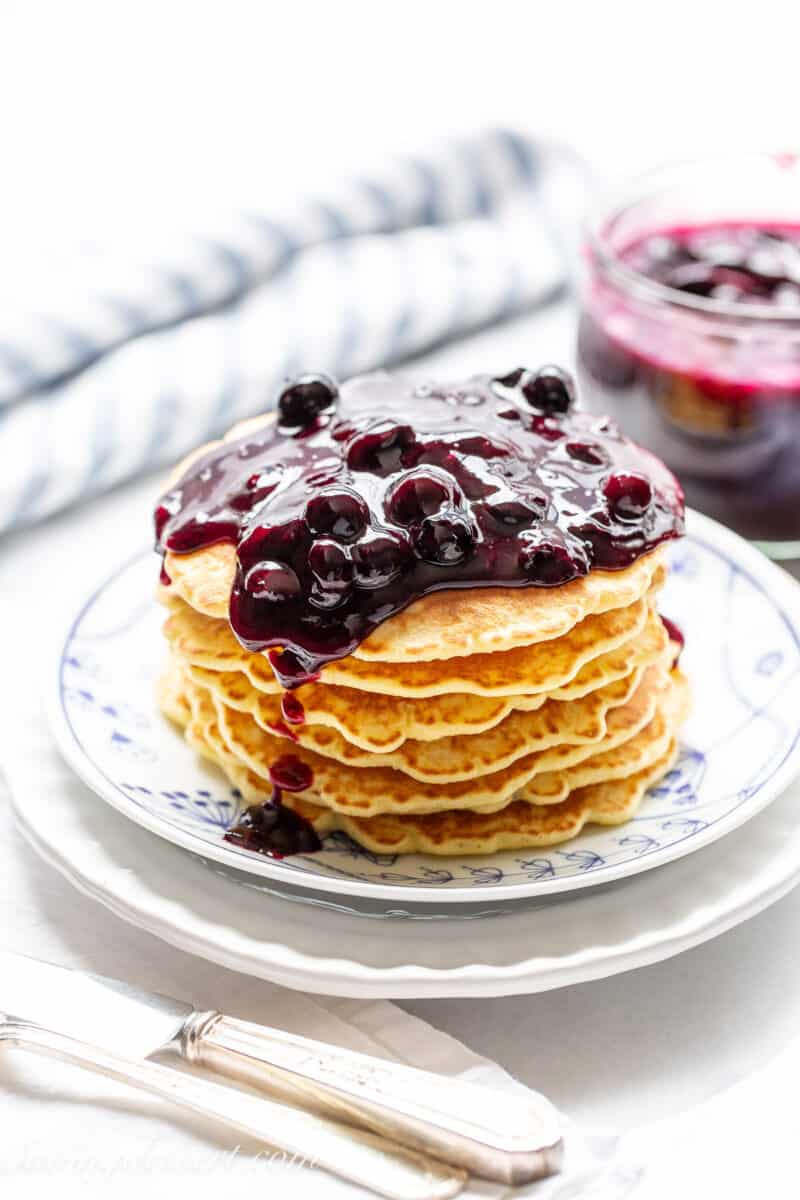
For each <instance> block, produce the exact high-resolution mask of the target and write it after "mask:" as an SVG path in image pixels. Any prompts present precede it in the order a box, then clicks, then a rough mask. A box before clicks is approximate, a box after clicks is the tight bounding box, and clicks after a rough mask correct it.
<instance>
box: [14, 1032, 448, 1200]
mask: <svg viewBox="0 0 800 1200" xmlns="http://www.w3.org/2000/svg"><path fill="white" fill-rule="evenodd" d="M3 1042H5V1043H6V1044H7V1045H8V1044H10V1045H15V1046H20V1047H21V1048H23V1049H25V1050H33V1051H36V1052H37V1053H39V1054H45V1055H49V1056H50V1057H53V1058H59V1059H62V1060H63V1061H65V1062H70V1063H74V1064H76V1065H78V1066H82V1067H88V1068H89V1069H90V1070H93V1071H97V1072H99V1073H100V1074H102V1075H106V1076H108V1077H110V1078H112V1079H118V1080H121V1081H122V1082H124V1083H130V1084H133V1085H134V1087H138V1088H141V1089H142V1090H143V1091H146V1092H150V1093H151V1094H153V1095H155V1096H161V1097H162V1098H163V1099H165V1100H169V1101H171V1102H172V1103H174V1104H178V1105H180V1106H181V1107H183V1108H188V1109H191V1110H192V1111H193V1112H196V1113H200V1114H201V1115H202V1116H204V1117H210V1118H211V1119H212V1120H216V1121H222V1122H224V1123H225V1124H226V1125H229V1126H231V1128H233V1129H235V1130H237V1131H238V1132H239V1133H243V1134H246V1135H247V1136H248V1137H255V1138H257V1139H258V1140H259V1141H263V1142H267V1143H268V1144H269V1145H270V1146H273V1147H274V1148H276V1149H278V1150H283V1151H285V1152H286V1153H287V1154H288V1155H291V1156H293V1157H294V1159H295V1161H296V1162H298V1164H299V1165H298V1169H303V1166H302V1165H303V1164H304V1163H305V1164H308V1165H309V1166H312V1165H313V1166H319V1167H324V1168H326V1169H327V1170H328V1171H332V1172H333V1173H334V1174H336V1175H340V1176H342V1178H344V1179H349V1180H351V1181H352V1182H354V1183H358V1184H360V1185H361V1186H362V1187H365V1188H369V1189H370V1190H371V1191H374V1192H377V1193H378V1194H379V1195H381V1196H388V1197H390V1198H391V1200H448V1197H450V1196H455V1195H457V1194H458V1193H459V1192H460V1191H461V1190H462V1188H463V1187H464V1184H465V1182H466V1180H465V1177H464V1175H463V1173H462V1172H460V1171H457V1170H453V1169H451V1168H450V1167H447V1166H445V1165H444V1164H443V1163H436V1162H432V1161H431V1160H430V1159H428V1158H425V1157H424V1156H423V1155H421V1154H417V1153H414V1152H413V1151H409V1150H407V1149H405V1148H403V1147H401V1146H396V1145H393V1144H392V1143H391V1142H388V1141H386V1140H385V1139H384V1138H382V1137H378V1136H376V1135H374V1134H372V1133H367V1132H365V1131H364V1130H361V1129H354V1128H352V1127H342V1126H341V1125H337V1124H336V1123H335V1122H333V1121H329V1120H326V1119H325V1118H323V1117H319V1116H317V1115H315V1114H313V1113H309V1112H301V1111H299V1110H298V1109H294V1108H288V1107H286V1106H285V1105H283V1104H280V1103H278V1102H276V1101H272V1100H268V1099H265V1098H263V1097H260V1096H253V1095H249V1094H248V1093H246V1092H241V1091H237V1090H235V1089H234V1088H228V1087H223V1086H222V1085H220V1084H216V1083H211V1082H208V1081H207V1080H205V1079H199V1078H196V1077H195V1076H193V1075H190V1074H188V1073H187V1072H183V1071H175V1070H173V1069H172V1068H170V1067H162V1066H159V1065H157V1064H156V1063H151V1062H148V1061H147V1060H145V1061H134V1060H132V1059H125V1058H120V1057H118V1056H117V1055H115V1054H110V1053H108V1052H106V1051H105V1050H100V1049H98V1048H97V1047H95V1046H90V1045H88V1044H87V1043H85V1042H79V1041H76V1040H74V1039H73V1038H69V1037H64V1036H63V1035H62V1034H58V1033H53V1032H51V1031H50V1030H49V1029H43V1028H42V1027H41V1026H38V1025H30V1024H27V1023H26V1022H23V1021H14V1020H0V1043H3ZM298 1188H299V1185H298Z"/></svg>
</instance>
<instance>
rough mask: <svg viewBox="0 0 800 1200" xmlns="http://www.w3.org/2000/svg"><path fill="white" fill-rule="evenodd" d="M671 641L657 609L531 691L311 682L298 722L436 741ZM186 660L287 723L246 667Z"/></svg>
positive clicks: (229, 693)
mask: <svg viewBox="0 0 800 1200" xmlns="http://www.w3.org/2000/svg"><path fill="white" fill-rule="evenodd" d="M667 643H668V637H667V632H666V630H665V628H664V624H663V622H662V621H661V619H660V617H659V616H658V614H657V613H656V612H655V611H654V610H652V609H651V611H650V612H649V613H648V616H647V622H646V624H645V627H644V629H643V630H642V632H641V633H640V634H637V635H636V636H635V637H633V638H630V639H629V640H628V641H627V642H624V643H623V644H622V646H619V647H617V649H616V650H612V651H609V652H608V653H607V654H601V655H599V656H598V657H597V658H596V659H593V660H591V661H590V662H589V663H587V664H586V665H585V666H584V667H583V668H582V669H581V670H580V671H578V673H577V675H575V677H574V678H573V679H572V680H571V681H570V682H569V683H566V684H564V685H563V686H562V687H559V688H555V689H554V690H553V691H552V692H539V693H535V694H533V695H517V696H475V695H469V694H466V693H463V694H460V693H454V694H450V695H443V696H430V697H426V698H423V699H416V698H411V697H398V696H381V695H380V694H379V693H376V692H361V691H358V690H357V689H355V688H345V687H337V686H323V685H322V684H316V683H312V684H306V685H305V686H304V687H301V688H298V689H297V690H296V692H295V698H296V700H298V701H299V702H300V703H301V704H302V706H303V710H304V715H305V724H304V725H303V726H299V727H297V726H295V727H294V730H295V732H296V733H297V734H298V735H299V740H300V741H301V742H302V741H303V740H304V739H303V732H304V729H307V728H309V727H312V726H320V725H321V726H326V727H329V728H331V729H335V730H336V731H337V733H339V734H341V736H342V737H343V738H346V739H347V741H348V742H351V743H352V744H353V745H354V746H357V747H359V748H360V749H362V750H368V751H372V752H375V753H378V754H380V753H390V752H391V751H393V750H397V749H398V747H400V746H402V744H403V743H404V742H405V741H407V740H409V739H412V740H416V741H436V740H437V739H440V738H446V737H455V736H458V735H461V734H478V733H484V732H485V731H486V730H489V729H492V728H493V727H494V726H496V725H497V724H499V722H501V721H502V720H503V719H504V718H505V717H507V716H508V715H509V714H510V713H512V712H535V711H537V710H538V709H540V708H541V707H542V706H543V705H545V704H547V703H548V701H550V700H559V701H567V700H580V699H582V698H583V697H585V696H587V695H589V694H590V693H592V692H596V691H598V690H600V689H602V688H604V687H606V686H607V685H608V684H612V683H616V682H617V681H618V680H620V679H623V678H625V677H627V676H630V675H631V673H632V672H634V671H635V670H637V669H638V668H639V667H645V666H650V665H651V664H652V663H654V662H655V661H656V660H657V659H659V658H661V657H662V655H663V654H664V652H665V649H666V646H667ZM178 661H179V662H180V661H181V660H178ZM181 665H182V667H183V669H184V670H185V671H186V672H187V674H188V675H189V677H190V678H191V679H193V680H194V681H195V682H196V683H199V684H200V685H201V686H202V687H205V688H208V689H209V690H210V691H212V692H214V694H215V695H217V696H218V697H219V699H220V700H222V701H223V703H224V704H226V705H227V707H228V708H235V709H238V710H239V711H240V712H247V713H250V715H251V716H252V717H253V718H254V720H255V722H256V724H257V725H260V727H261V728H262V729H266V730H267V731H270V730H276V729H279V728H281V726H283V727H285V724H286V722H285V718H284V714H283V710H282V707H281V696H280V695H277V694H274V693H266V692H263V691H260V690H258V689H257V688H255V687H253V685H252V684H251V682H250V679H249V678H248V676H247V674H245V673H244V672H240V671H212V670H210V669H209V668H207V667H199V666H193V665H192V664H191V663H189V662H186V661H183V662H182V663H181ZM312 749H313V746H312ZM323 753H324V751H323Z"/></svg>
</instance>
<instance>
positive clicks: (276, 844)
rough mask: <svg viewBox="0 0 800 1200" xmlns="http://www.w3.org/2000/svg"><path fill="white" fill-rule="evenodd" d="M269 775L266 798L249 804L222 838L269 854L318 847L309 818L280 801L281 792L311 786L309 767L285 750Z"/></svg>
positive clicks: (305, 851)
mask: <svg viewBox="0 0 800 1200" xmlns="http://www.w3.org/2000/svg"><path fill="white" fill-rule="evenodd" d="M269 775H270V780H271V781H272V785H273V787H272V795H271V796H270V798H269V800H266V801H265V802H264V803H263V804H253V805H251V807H250V808H248V809H247V811H246V812H245V813H244V815H243V816H242V819H241V820H240V821H239V822H238V824H236V825H234V826H233V827H232V828H231V829H229V830H228V831H227V833H226V834H225V841H226V842H230V844H231V845H232V846H240V847H241V848H242V849H243V850H251V851H253V852H255V853H257V854H265V855H267V856H268V857H269V858H283V857H284V856H285V855H287V854H312V853H313V852H314V851H315V850H319V849H320V847H321V844H322V843H321V842H320V840H319V837H318V835H317V833H316V830H315V829H314V826H313V825H312V824H311V822H310V821H307V820H306V818H305V817H303V816H301V815H300V813H296V812H294V811H293V810H292V809H291V808H286V806H285V805H284V804H283V793H284V792H302V791H305V789H306V788H308V787H310V786H311V784H312V783H313V781H314V775H313V772H312V770H311V768H310V767H309V766H308V765H307V764H306V763H304V762H301V761H300V759H299V758H295V757H294V755H291V754H286V755H284V756H283V757H281V758H278V759H276V760H275V762H274V763H273V764H272V766H271V767H270V769H269Z"/></svg>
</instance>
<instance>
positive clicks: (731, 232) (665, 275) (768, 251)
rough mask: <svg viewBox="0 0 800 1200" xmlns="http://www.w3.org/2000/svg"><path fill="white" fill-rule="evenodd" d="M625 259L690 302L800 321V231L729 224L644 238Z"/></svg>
mask: <svg viewBox="0 0 800 1200" xmlns="http://www.w3.org/2000/svg"><path fill="white" fill-rule="evenodd" d="M620 258H621V260H622V262H624V263H625V265H626V266H628V267H630V268H632V269H633V270H634V271H637V272H638V273H639V274H640V275H645V276H647V278H648V279H653V280H655V281H656V282H657V283H661V284H663V285H664V286H665V287H669V288H674V289H676V290H677V291H679V292H683V293H684V294H685V295H687V296H698V297H701V298H702V299H705V300H717V301H722V302H724V303H727V304H755V305H758V306H759V307H772V308H776V309H778V310H781V311H783V312H789V313H791V312H796V313H797V314H798V315H800V228H793V227H789V226H769V225H766V226H765V225H754V224H730V223H723V224H717V225H707V226H703V227H702V228H688V229H687V228H679V229H671V230H668V231H667V232H665V233H656V234H648V236H647V237H644V238H638V239H637V240H636V241H634V242H632V243H631V244H630V245H629V246H628V247H627V248H626V249H625V250H624V251H623V252H622V254H621V255H620Z"/></svg>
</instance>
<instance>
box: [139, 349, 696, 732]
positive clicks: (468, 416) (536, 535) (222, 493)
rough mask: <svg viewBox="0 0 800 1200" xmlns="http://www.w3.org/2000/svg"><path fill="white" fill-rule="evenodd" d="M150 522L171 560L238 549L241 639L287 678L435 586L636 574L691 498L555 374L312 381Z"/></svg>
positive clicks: (235, 623) (349, 647) (347, 649)
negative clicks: (433, 381)
mask: <svg viewBox="0 0 800 1200" xmlns="http://www.w3.org/2000/svg"><path fill="white" fill-rule="evenodd" d="M155 524H156V538H157V547H158V549H159V550H160V552H161V553H162V554H164V553H165V552H166V551H170V552H172V553H174V554H188V553H192V552H193V551H196V550H200V549H202V548H204V547H207V546H210V545H213V544H214V543H217V542H230V543H232V544H233V545H235V547H236V577H235V582H234V585H233V589H232V593H231V600H230V622H231V626H232V628H233V630H234V633H235V634H236V636H237V637H238V639H239V641H240V642H241V643H242V645H243V646H245V647H246V648H247V649H249V650H253V651H261V650H267V649H270V648H272V652H271V654H270V660H271V662H272V664H273V668H274V669H275V673H276V675H277V677H278V679H279V680H280V681H281V683H282V684H283V685H284V686H285V687H288V688H291V687H294V686H297V685H298V684H301V683H306V682H308V681H309V680H310V679H313V678H314V677H315V676H316V675H317V674H318V672H319V670H320V669H321V668H322V667H323V666H324V665H325V664H326V663H327V662H330V661H332V660H334V659H337V658H343V657H344V656H346V655H348V654H351V653H352V652H353V650H354V649H355V648H356V647H357V646H358V645H359V643H360V642H361V641H362V640H363V639H364V638H366V637H367V636H368V635H369V633H370V632H371V630H373V629H374V628H375V627H376V626H377V625H379V624H380V623H381V622H382V621H385V620H386V619H387V618H388V617H390V616H391V615H393V614H394V613H397V612H399V611H401V610H402V609H403V608H405V607H406V606H407V605H408V604H410V603H411V602H412V601H414V600H416V599H418V598H419V597H421V596H424V595H426V594H428V593H430V592H433V591H436V590H439V589H442V588H465V587H466V588H475V587H488V586H492V585H495V586H497V585H499V586H503V587H532V586H533V587H554V586H558V585H561V584H565V583H568V582H570V580H573V579H576V578H578V577H579V576H582V575H586V574H587V572H588V571H590V570H591V569H592V568H601V569H603V570H620V569H622V568H624V567H627V566H629V565H630V564H631V563H633V562H634V561H635V560H636V559H637V558H639V557H640V556H641V555H642V554H645V553H647V552H648V551H650V550H652V549H654V548H655V547H656V546H657V545H659V544H660V543H662V542H664V541H666V540H667V539H669V538H674V537H678V536H680V534H681V533H682V532H683V494H682V492H681V489H680V486H679V485H678V483H677V482H676V480H675V478H674V477H673V476H672V475H671V474H670V472H669V471H668V470H667V469H666V468H665V467H664V466H663V465H662V464H661V463H660V462H659V461H658V460H657V459H656V458H654V457H653V456H652V455H651V454H649V453H648V452H647V451H645V450H642V449H641V448H640V447H638V446H636V445H635V444H634V443H632V442H631V441H629V440H628V439H627V438H625V437H624V436H623V435H622V434H621V433H620V432H619V430H618V429H617V427H616V425H615V424H614V423H613V422H612V421H610V420H608V419H607V418H598V417H596V416H591V415H589V414H587V413H584V412H581V411H579V410H578V409H577V407H576V404H575V386H574V383H573V381H572V378H571V377H570V376H569V375H568V374H567V373H566V372H565V371H563V370H561V369H560V368H559V367H555V366H544V367H542V368H540V369H539V370H537V371H531V370H526V369H524V368H517V369H516V370H514V371H511V372H510V373H508V374H506V375H504V376H500V377H497V378H491V377H488V376H479V377H475V378H473V379H469V380H467V381H466V382H465V383H463V384H458V385H454V386H445V385H422V386H415V385H414V383H413V382H410V381H409V380H407V379H405V378H402V377H395V376H389V375H386V374H383V373H379V374H376V375H372V376H365V377H362V378H360V379H356V380H353V381H351V382H350V383H349V384H347V385H346V386H345V387H343V388H342V389H341V390H340V389H339V387H338V386H337V384H336V383H335V382H334V381H333V380H331V379H329V378H328V377H327V376H324V375H304V376H301V377H300V378H299V379H297V380H295V381H293V382H291V383H289V384H287V386H286V387H284V389H283V390H282V391H281V393H280V395H279V397H278V403H277V421H274V422H267V423H265V424H264V426H263V427H261V428H260V429H257V430H256V431H255V432H248V433H246V434H244V435H243V436H241V437H240V438H238V439H234V440H232V441H226V442H223V443H221V444H219V445H217V446H215V447H214V448H213V449H212V450H210V451H209V452H208V453H207V454H205V455H203V456H202V457H201V458H200V459H199V460H197V461H196V462H194V463H193V464H192V465H191V467H190V468H189V469H188V470H187V471H186V473H185V474H184V476H183V478H182V479H180V480H179V482H178V483H177V484H176V486H175V487H174V488H172V490H171V491H170V492H168V493H167V495H165V496H164V497H163V498H162V500H161V501H160V503H159V505H158V508H157V510H156V514H155ZM285 715H286V717H287V719H288V720H289V721H291V719H292V717H291V715H290V714H289V713H286V712H285ZM298 715H299V714H298Z"/></svg>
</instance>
